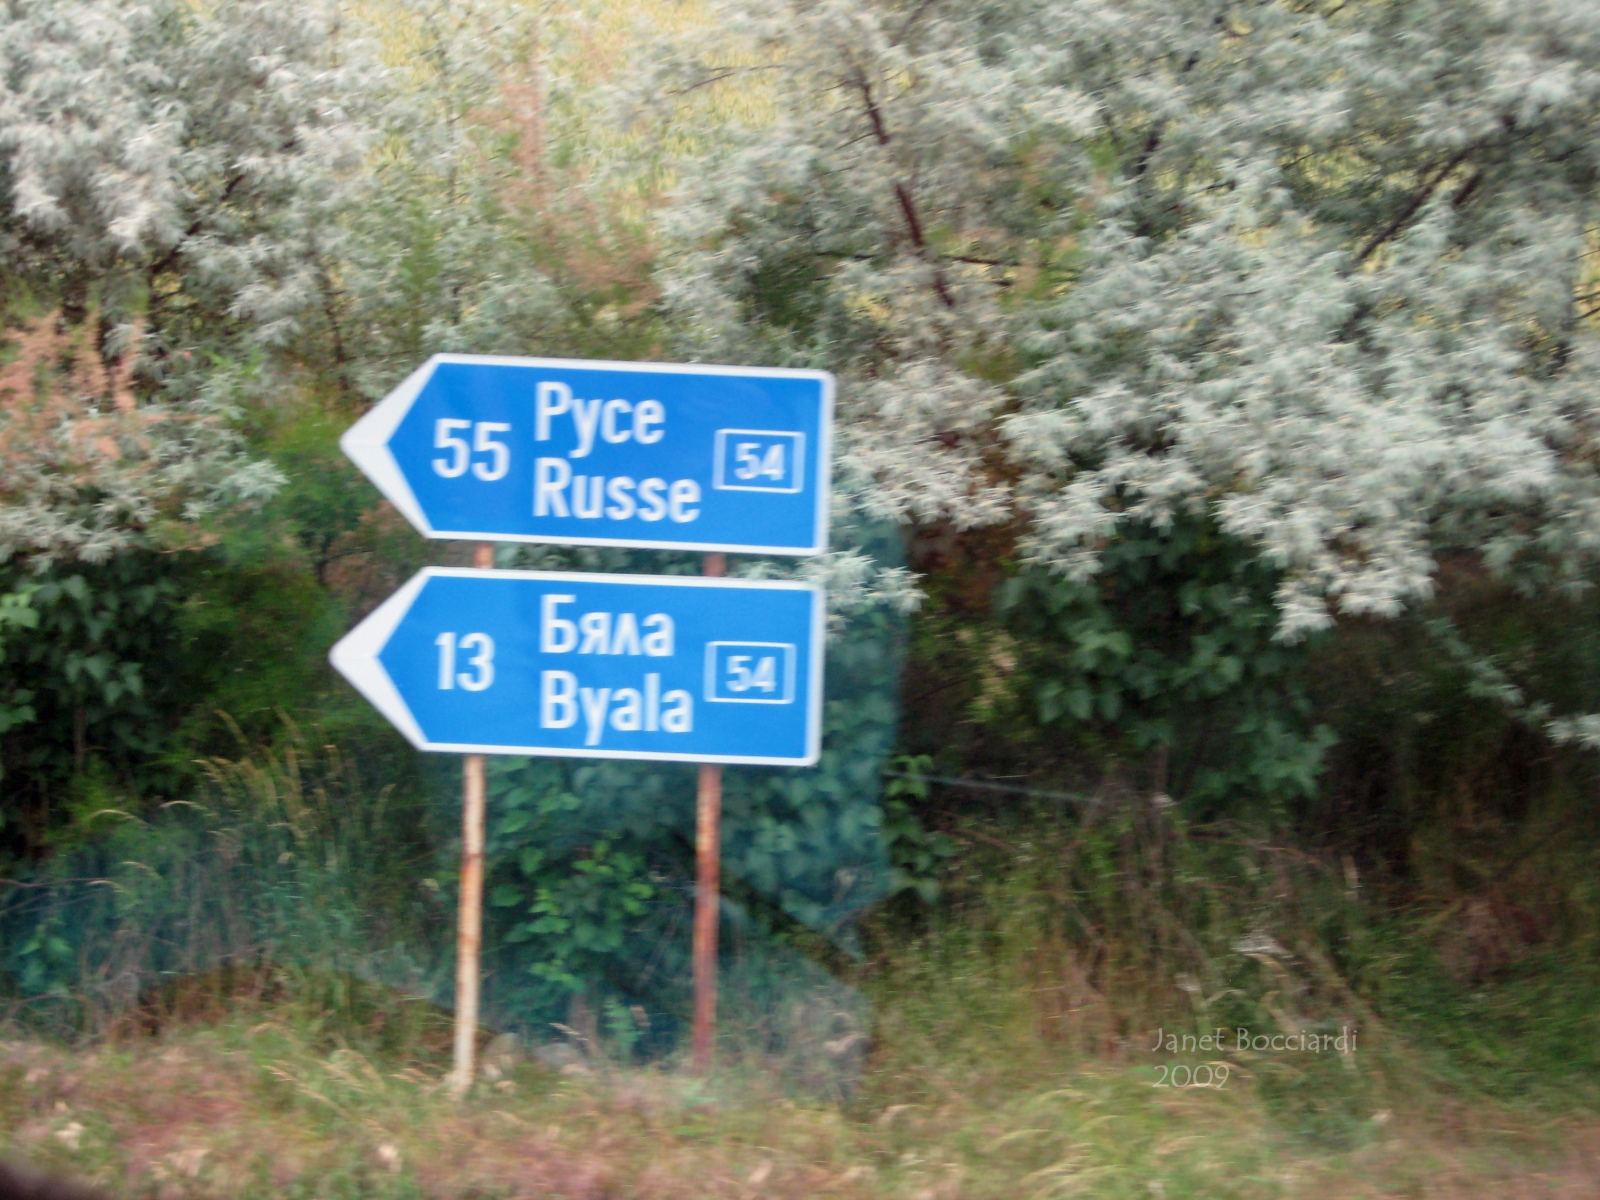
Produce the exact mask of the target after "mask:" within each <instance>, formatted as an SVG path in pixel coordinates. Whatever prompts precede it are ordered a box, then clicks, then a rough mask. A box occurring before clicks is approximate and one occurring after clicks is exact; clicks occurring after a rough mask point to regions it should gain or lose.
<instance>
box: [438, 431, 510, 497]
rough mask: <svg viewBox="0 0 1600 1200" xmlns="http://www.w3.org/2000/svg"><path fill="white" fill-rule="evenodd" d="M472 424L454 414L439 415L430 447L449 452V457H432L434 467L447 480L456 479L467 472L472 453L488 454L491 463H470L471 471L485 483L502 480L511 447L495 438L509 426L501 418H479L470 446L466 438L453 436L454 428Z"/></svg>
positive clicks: (507, 467)
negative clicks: (484, 419)
mask: <svg viewBox="0 0 1600 1200" xmlns="http://www.w3.org/2000/svg"><path fill="white" fill-rule="evenodd" d="M471 427H472V422H471V421H462V420H457V419H455V418H453V417H441V418H440V419H439V420H438V421H436V422H434V426H433V446H434V449H436V450H448V451H450V457H449V458H436V459H434V460H433V469H434V471H435V472H437V473H438V474H440V475H443V476H444V477H445V478H446V479H455V478H457V477H459V476H461V475H465V474H466V472H467V464H468V463H469V462H471V459H472V455H473V452H474V451H476V452H477V453H479V454H487V455H489V456H490V459H491V461H492V463H493V465H492V466H491V465H490V464H489V463H484V462H475V463H472V473H473V474H474V475H476V476H477V477H478V478H479V479H482V480H484V481H485V482H486V483H493V482H494V481H495V480H496V479H504V478H505V474H506V472H507V471H509V470H510V469H511V447H509V446H507V445H506V444H505V443H504V442H497V441H495V440H494V435H495V434H497V433H510V432H511V426H510V425H507V424H505V423H503V422H501V421H479V422H478V423H477V428H475V429H473V433H472V445H471V446H468V445H467V440H466V439H465V438H460V437H456V436H455V434H456V430H458V429H462V430H464V429H468V428H471Z"/></svg>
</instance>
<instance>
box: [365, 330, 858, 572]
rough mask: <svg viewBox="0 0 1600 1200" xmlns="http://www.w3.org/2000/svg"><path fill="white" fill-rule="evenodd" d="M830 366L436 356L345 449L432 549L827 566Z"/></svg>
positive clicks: (385, 402)
mask: <svg viewBox="0 0 1600 1200" xmlns="http://www.w3.org/2000/svg"><path fill="white" fill-rule="evenodd" d="M832 420H833V377H832V376H831V375H828V374H827V373H826V372H823V371H790V370H775V369H764V368H760V367H718V366H679V365H672V364H662V363H614V362H591V361H580V360H569V359H543V358H490V357H482V356H474V355H462V354H439V355H435V356H434V357H433V358H431V359H429V360H428V361H427V363H425V364H424V365H423V366H422V367H421V368H420V369H418V370H417V371H416V372H415V373H413V374H412V375H411V376H410V377H409V378H408V379H406V381H405V382H404V383H402V384H401V385H400V386H399V387H397V388H396V389H395V390H394V391H393V392H391V393H390V394H389V395H388V396H387V397H385V398H384V400H383V401H382V402H380V403H379V404H378V405H377V407H375V408H374V409H373V410H372V411H371V412H370V413H368V414H367V415H366V416H365V417H363V418H362V419H361V420H360V421H359V422H357V423H356V424H355V425H354V426H352V427H351V428H350V430H349V431H348V432H346V433H345V435H344V437H343V438H342V439H340V445H341V446H342V447H343V448H344V450H345V453H347V454H348V455H349V456H350V457H351V458H353V459H354V460H355V461H356V464H357V465H358V466H360V468H361V469H362V470H363V471H365V472H366V474H367V476H368V478H370V479H371V480H372V482H373V483H375V484H377V486H378V488H379V490H380V491H382V492H383V494H384V495H385V496H387V497H388V498H389V500H390V502H391V503H393V504H394V506H395V507H396V508H398V509H399V510H400V511H401V512H402V513H404V514H405V516H406V517H407V519H409V520H410V521H411V523H412V524H413V525H415V526H416V527H417V530H418V531H419V532H421V533H422V534H423V535H424V536H426V537H433V538H458V539H463V540H474V541H521V542H553V543H557V544H563V545H584V546H641V547H654V548H658V549H677V550H706V551H733V552H736V553H748V554H819V553H821V552H822V550H823V549H824V548H825V547H826V544H827V515H828V513H827V497H828V471H829V457H830V445H829V439H830V437H831V430H832Z"/></svg>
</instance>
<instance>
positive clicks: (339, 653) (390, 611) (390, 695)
mask: <svg viewBox="0 0 1600 1200" xmlns="http://www.w3.org/2000/svg"><path fill="white" fill-rule="evenodd" d="M431 574H432V570H431V568H424V569H423V570H421V571H418V572H417V573H416V574H415V575H413V576H412V577H411V579H410V580H409V581H408V582H407V583H406V585H405V587H403V588H401V589H400V590H399V591H398V592H396V593H395V594H394V595H392V596H390V597H389V598H388V599H387V600H385V601H384V602H383V603H382V604H380V605H378V607H377V608H376V609H374V610H373V611H372V613H371V615H370V616H368V617H367V619H366V620H364V621H362V622H361V624H359V625H357V626H356V627H355V628H354V629H352V630H351V631H350V632H349V633H347V634H345V635H344V637H342V638H340V639H339V641H338V642H337V643H335V645H334V647H333V649H332V650H330V651H329V652H328V661H329V662H331V663H332V664H333V669H334V670H336V671H338V672H339V674H341V675H343V676H344V677H345V678H346V679H348V680H349V681H350V683H351V684H352V685H353V686H354V687H355V689H356V691H358V692H360V693H361V694H362V695H363V696H365V697H366V698H367V700H368V702H369V703H371V705H372V706H373V707H374V708H376V709H377V710H378V711H379V712H381V713H382V714H383V715H384V716H385V717H387V718H388V719H389V721H390V723H392V724H393V725H394V727H395V728H396V729H398V730H399V731H400V732H401V733H403V734H405V736H406V740H407V741H409V742H410V743H411V744H412V745H413V746H415V747H417V749H419V750H425V749H427V740H428V739H427V738H426V736H424V734H423V732H422V727H421V726H419V725H418V724H417V719H416V717H414V716H413V715H412V714H411V709H410V707H409V706H408V705H407V704H406V702H405V700H404V699H402V698H401V695H400V692H399V690H398V689H397V688H396V687H395V686H394V680H393V679H391V678H390V677H389V672H388V671H387V670H385V669H384V666H383V661H382V659H380V658H379V657H378V656H379V655H381V654H382V653H383V648H384V647H385V646H386V645H388V644H389V638H390V636H391V635H392V634H393V633H394V631H395V627H396V626H397V625H399V624H400V622H401V621H403V620H404V619H405V615H406V613H408V612H410V611H411V605H412V604H413V603H414V602H415V601H416V598H417V593H418V592H420V591H422V589H423V588H424V587H426V586H427V583H428V577H429V576H430V575H431Z"/></svg>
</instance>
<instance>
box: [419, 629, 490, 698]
mask: <svg viewBox="0 0 1600 1200" xmlns="http://www.w3.org/2000/svg"><path fill="white" fill-rule="evenodd" d="M433 644H434V645H435V646H437V647H439V687H440V688H442V689H443V690H445V691H449V690H450V689H451V688H454V687H456V686H458V685H459V686H460V687H463V688H465V689H466V690H467V691H469V692H481V691H483V689H484V688H486V687H488V686H489V685H490V684H491V683H493V682H494V639H493V638H492V637H490V636H489V635H488V634H487V633H469V634H466V635H465V636H464V637H462V639H461V640H460V641H459V642H458V641H457V640H456V635H455V634H453V633H441V634H440V635H439V636H438V637H436V638H434V639H433ZM457 647H459V648H460V649H461V650H462V651H468V650H473V649H476V650H477V651H478V652H477V653H476V654H474V655H473V656H472V657H471V658H469V659H467V663H468V664H469V665H470V666H472V667H473V668H475V670H474V671H462V672H460V673H457V671H456V649H457Z"/></svg>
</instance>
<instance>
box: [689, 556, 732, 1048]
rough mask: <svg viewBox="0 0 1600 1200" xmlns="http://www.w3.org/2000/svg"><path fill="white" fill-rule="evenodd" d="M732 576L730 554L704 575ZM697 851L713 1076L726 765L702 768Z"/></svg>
mask: <svg viewBox="0 0 1600 1200" xmlns="http://www.w3.org/2000/svg"><path fill="white" fill-rule="evenodd" d="M727 573H728V556H727V555H726V554H721V553H714V554H707V555H706V557H705V562H704V564H703V566H702V567H701V570H700V574H702V575H706V576H710V577H712V578H721V577H722V576H724V575H726V574H727ZM694 851H695V866H696V868H697V870H696V875H697V877H698V887H696V889H695V897H694V1070H695V1074H697V1075H709V1074H710V1073H711V1063H712V1058H713V1056H714V1053H715V1042H716V1032H717V911H718V909H719V908H720V907H721V903H722V900H721V895H720V892H719V887H720V883H721V880H720V879H719V873H720V867H721V863H722V767H721V766H720V765H718V764H715V763H701V764H700V783H699V787H698V788H697V789H696V792H695V831H694Z"/></svg>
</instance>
